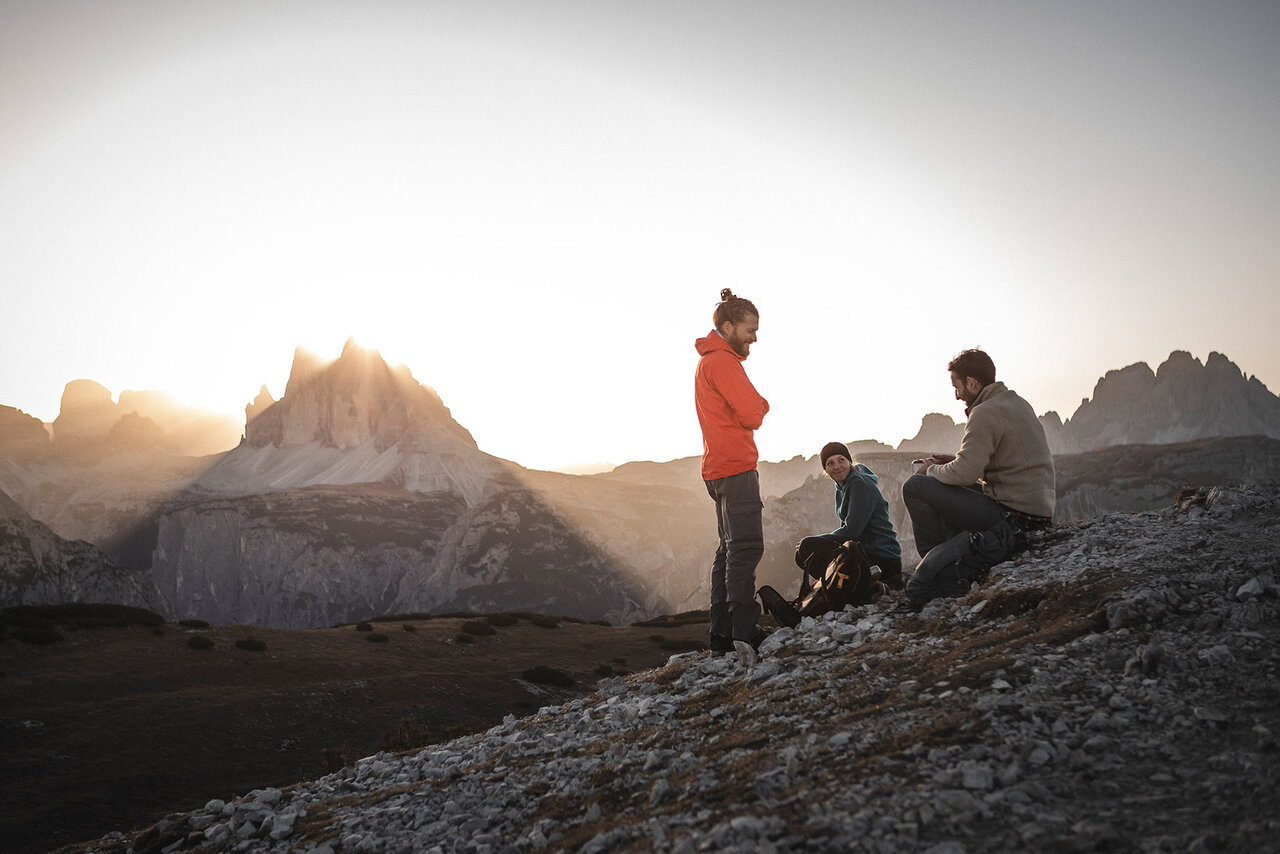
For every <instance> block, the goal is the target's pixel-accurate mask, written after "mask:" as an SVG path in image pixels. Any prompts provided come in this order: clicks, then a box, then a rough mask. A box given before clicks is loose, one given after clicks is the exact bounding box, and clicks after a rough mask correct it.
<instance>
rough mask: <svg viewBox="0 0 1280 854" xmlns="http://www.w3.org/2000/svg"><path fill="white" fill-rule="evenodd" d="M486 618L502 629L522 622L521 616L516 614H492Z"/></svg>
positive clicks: (492, 624) (488, 621) (486, 620)
mask: <svg viewBox="0 0 1280 854" xmlns="http://www.w3.org/2000/svg"><path fill="white" fill-rule="evenodd" d="M484 619H485V622H486V623H488V624H489V625H491V626H497V627H498V628H501V629H505V628H507V627H508V626H514V625H515V624H516V623H518V622H520V618H519V617H517V616H516V615H515V614H490V615H489V616H487V617H485V618H484Z"/></svg>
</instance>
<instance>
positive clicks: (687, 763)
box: [65, 487, 1280, 854]
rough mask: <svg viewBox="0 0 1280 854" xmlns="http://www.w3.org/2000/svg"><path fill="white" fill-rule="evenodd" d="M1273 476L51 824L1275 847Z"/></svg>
mask: <svg viewBox="0 0 1280 854" xmlns="http://www.w3.org/2000/svg"><path fill="white" fill-rule="evenodd" d="M1278 509H1280V489H1277V488H1275V487H1266V488H1240V489H1224V488H1218V489H1213V490H1199V491H1195V492H1192V493H1190V494H1187V495H1181V496H1179V503H1178V505H1177V506H1174V507H1170V508H1168V509H1165V510H1161V511H1152V512H1147V513H1141V514H1136V515H1109V516H1105V517H1101V518H1098V519H1096V520H1094V521H1091V522H1087V523H1080V524H1074V525H1070V526H1062V527H1058V528H1055V529H1053V530H1052V531H1051V532H1050V533H1048V534H1046V535H1044V536H1043V537H1042V538H1041V539H1039V540H1038V541H1036V542H1035V543H1034V544H1033V547H1032V548H1031V549H1030V550H1029V551H1028V552H1026V553H1024V554H1023V555H1022V556H1020V557H1019V558H1018V559H1017V560H1015V561H1012V562H1009V563H1005V564H1001V565H1000V566H998V567H996V568H995V569H994V570H993V571H992V574H991V576H990V578H989V579H988V580H987V581H986V582H985V583H984V584H982V585H980V586H978V587H976V588H975V589H974V590H972V591H970V593H969V594H968V595H967V596H965V597H964V598H962V599H959V600H954V599H951V600H940V601H936V602H934V603H931V604H930V605H929V606H928V607H927V608H926V609H925V610H924V611H923V612H922V613H919V614H914V613H911V612H910V611H907V610H905V609H903V608H902V606H901V605H900V603H899V602H897V601H894V600H883V601H882V602H880V603H878V604H877V605H875V606H868V607H865V608H862V609H858V610H852V611H847V612H845V613H841V614H836V615H829V619H825V620H822V621H813V620H806V621H805V622H804V623H802V624H801V626H800V627H799V628H798V629H797V630H795V631H792V630H786V629H784V630H779V631H777V632H776V633H774V635H773V636H772V637H771V638H770V639H769V640H768V641H767V642H766V643H765V645H764V646H763V647H762V649H761V657H760V660H759V662H758V663H756V664H755V665H754V666H748V665H747V664H745V663H743V662H741V661H739V660H738V659H737V658H736V657H732V656H731V657H712V656H711V654H710V653H708V652H696V653H686V654H681V655H676V656H674V657H672V658H671V659H670V660H669V661H668V663H667V664H666V665H665V666H662V667H659V668H656V669H652V670H647V671H644V672H640V673H635V674H632V675H629V676H626V677H623V678H610V679H605V680H602V681H601V682H600V683H599V685H598V690H597V691H596V692H595V693H594V694H592V695H590V696H587V697H584V698H581V699H576V700H573V701H570V702H566V703H564V704H562V705H557V706H549V707H544V708H542V709H541V710H539V711H538V712H537V713H535V714H532V715H530V716H528V717H526V718H523V719H517V718H515V717H508V718H507V719H506V720H505V721H504V722H503V723H502V724H500V725H498V726H495V727H494V728H492V729H490V730H489V731H487V732H484V733H482V734H479V735H474V736H468V737H464V738H459V739H455V740H453V741H449V742H447V743H441V744H437V745H434V746H431V747H428V748H426V749H422V750H417V751H412V752H408V753H403V754H390V753H380V754H377V755H374V756H369V757H367V758H365V759H362V760H360V761H359V762H357V763H355V764H354V765H351V766H349V767H346V768H344V769H342V770H340V771H338V772H336V773H334V774H331V775H329V776H326V777H322V778H319V779H316V780H313V781H309V782H305V783H300V784H298V785H296V786H293V787H291V788H287V789H283V790H281V789H274V788H268V789H259V790H256V791H253V792H250V793H249V794H248V795H245V796H243V797H229V795H230V794H231V793H217V792H211V793H210V795H211V796H214V795H216V796H217V797H216V799H214V800H211V801H209V802H208V804H206V806H205V807H204V808H203V809H199V810H196V811H195V812H192V813H187V814H180V815H173V816H170V817H169V818H167V819H165V820H164V821H161V822H160V823H158V824H156V825H155V826H154V827H151V828H149V829H148V830H146V831H145V832H142V833H138V834H133V835H129V836H126V835H123V834H119V833H114V834H109V835H107V836H105V837H103V838H102V839H100V840H99V841H97V842H94V843H92V844H89V845H82V846H76V847H74V848H67V849H65V850H66V851H72V850H76V851H80V850H84V851H99V852H108V851H111V852H123V851H126V850H132V851H138V852H142V851H147V852H152V851H176V850H199V851H275V852H285V851H299V852H303V851H305V852H315V854H323V853H324V852H366V851H368V852H402V851H403V852H410V851H441V852H446V851H450V852H451V851H459V852H502V851H538V850H552V851H554V850H581V851H588V852H603V851H618V850H623V851H628V850H630V851H640V850H657V851H664V852H665V851H670V852H686V851H688V852H692V851H743V852H755V851H800V850H853V851H866V852H915V851H923V852H930V854H960V852H979V851H1050V852H1055V851H1061V852H1078V851H1140V852H1173V851H1191V852H1213V851H1280V794H1278V793H1277V784H1278V783H1280V761H1278V760H1280V750H1278V746H1277V738H1278V737H1280V679H1278V677H1280V654H1278V653H1277V641H1280V621H1277V616H1280V586H1278V585H1277V583H1276V580H1277V577H1278V576H1280V516H1278V515H1277V510H1278Z"/></svg>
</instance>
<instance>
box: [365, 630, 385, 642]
mask: <svg viewBox="0 0 1280 854" xmlns="http://www.w3.org/2000/svg"><path fill="white" fill-rule="evenodd" d="M364 639H365V640H367V641H372V642H374V643H386V642H387V641H389V640H391V638H389V637H387V636H386V635H384V634H383V633H382V632H369V634H367V635H365V636H364Z"/></svg>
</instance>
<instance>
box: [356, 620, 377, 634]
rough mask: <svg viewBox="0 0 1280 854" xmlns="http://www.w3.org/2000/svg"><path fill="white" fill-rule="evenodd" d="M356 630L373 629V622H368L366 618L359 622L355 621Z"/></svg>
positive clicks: (368, 630) (369, 630)
mask: <svg viewBox="0 0 1280 854" xmlns="http://www.w3.org/2000/svg"><path fill="white" fill-rule="evenodd" d="M356 631H357V632H371V631H373V623H370V622H368V621H367V620H361V621H360V622H358V623H356Z"/></svg>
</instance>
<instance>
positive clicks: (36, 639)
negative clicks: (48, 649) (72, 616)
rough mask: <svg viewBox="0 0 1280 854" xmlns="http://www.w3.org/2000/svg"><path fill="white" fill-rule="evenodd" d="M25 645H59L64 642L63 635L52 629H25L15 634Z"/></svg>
mask: <svg viewBox="0 0 1280 854" xmlns="http://www.w3.org/2000/svg"><path fill="white" fill-rule="evenodd" d="M13 636H14V637H15V638H17V639H18V640H20V641H22V642H23V643H57V642H58V641H60V640H63V637H62V633H61V632H59V631H58V630H57V629H52V628H23V629H18V630H16V631H15V632H14V633H13Z"/></svg>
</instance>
